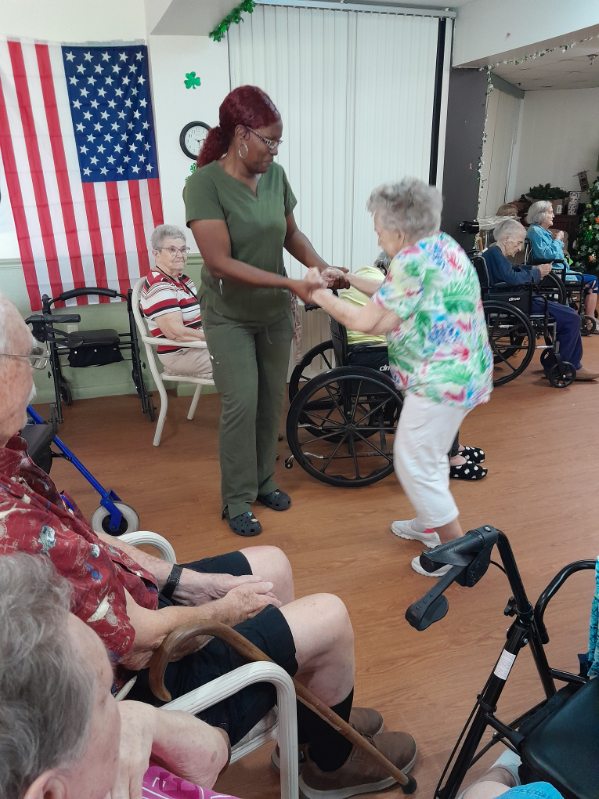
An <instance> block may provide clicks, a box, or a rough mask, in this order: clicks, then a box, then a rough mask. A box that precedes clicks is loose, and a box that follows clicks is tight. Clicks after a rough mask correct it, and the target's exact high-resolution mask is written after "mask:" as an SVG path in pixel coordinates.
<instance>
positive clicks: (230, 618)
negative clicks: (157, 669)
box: [121, 582, 281, 671]
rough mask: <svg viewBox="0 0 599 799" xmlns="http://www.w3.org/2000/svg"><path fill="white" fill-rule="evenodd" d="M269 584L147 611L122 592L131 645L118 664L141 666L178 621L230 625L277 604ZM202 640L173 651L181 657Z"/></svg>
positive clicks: (250, 584)
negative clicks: (203, 601) (199, 602)
mask: <svg viewBox="0 0 599 799" xmlns="http://www.w3.org/2000/svg"><path fill="white" fill-rule="evenodd" d="M272 588H273V584H272V583H270V582H257V583H249V584H244V585H239V586H237V587H236V588H233V589H231V590H230V591H229V593H228V594H227V595H226V596H224V597H222V598H221V599H215V600H214V601H213V602H209V603H207V604H205V605H201V606H199V607H194V606H180V605H173V606H172V607H167V608H161V609H160V610H148V609H147V608H144V607H142V606H141V605H138V604H137V602H136V601H135V600H134V599H133V597H132V596H131V595H130V594H129V593H128V592H127V591H125V596H126V599H127V615H128V617H129V621H130V623H131V626H132V627H133V629H134V630H135V642H134V644H133V648H132V649H131V651H130V652H128V653H127V654H126V655H125V656H124V657H123V658H122V661H121V662H122V664H123V665H124V666H126V667H128V668H130V669H132V670H134V671H139V670H140V669H143V668H145V667H146V666H147V665H148V663H149V661H150V658H151V657H152V653H153V652H154V651H155V650H156V649H158V647H159V646H160V645H161V643H162V642H163V641H164V639H165V638H166V636H167V635H168V634H169V633H170V632H172V631H173V630H175V629H176V628H177V627H180V626H181V625H182V624H198V623H202V622H213V621H219V622H222V623H223V624H228V625H230V626H233V625H235V624H239V623H240V622H242V621H245V620H246V619H249V618H251V617H252V616H255V615H256V614H257V613H259V612H260V611H261V610H263V609H264V608H265V607H266V606H267V605H275V606H276V607H279V606H280V604H281V603H280V602H279V600H278V599H277V598H276V597H275V595H274V594H273V593H272ZM201 644H202V641H190V642H189V643H188V644H187V645H186V648H185V650H184V651H183V650H181V651H179V652H177V653H176V657H177V658H181V657H183V656H184V655H186V654H188V653H189V652H193V651H195V650H196V649H198V648H199V646H200V645H201Z"/></svg>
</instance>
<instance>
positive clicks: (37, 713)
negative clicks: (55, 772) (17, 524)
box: [0, 553, 94, 799]
mask: <svg viewBox="0 0 599 799" xmlns="http://www.w3.org/2000/svg"><path fill="white" fill-rule="evenodd" d="M70 595H71V592H70V586H69V583H68V582H67V581H66V580H65V579H64V578H62V577H60V576H59V575H58V574H57V573H56V571H55V570H54V567H53V566H52V563H51V562H50V561H49V560H48V559H47V558H45V557H43V556H42V555H36V556H33V555H26V554H24V553H17V554H15V555H2V556H0V596H1V597H2V600H1V601H0V799H16V797H20V796H22V795H23V794H24V792H25V791H26V790H27V788H28V787H29V786H30V785H31V783H32V782H33V781H34V780H36V779H37V777H39V776H40V775H41V774H43V772H44V771H47V770H49V769H53V768H60V767H68V766H69V765H70V764H71V763H72V762H73V761H74V760H75V759H76V758H77V757H78V756H79V755H80V754H81V753H82V752H83V751H84V750H85V747H86V746H87V744H88V734H89V727H90V723H91V716H92V708H93V702H94V677H93V676H92V672H91V670H89V671H88V670H87V668H86V666H85V664H84V663H83V662H82V660H81V656H80V655H79V654H78V653H77V652H76V650H75V647H74V645H73V641H72V638H71V634H70V632H69V625H68V620H69V601H70Z"/></svg>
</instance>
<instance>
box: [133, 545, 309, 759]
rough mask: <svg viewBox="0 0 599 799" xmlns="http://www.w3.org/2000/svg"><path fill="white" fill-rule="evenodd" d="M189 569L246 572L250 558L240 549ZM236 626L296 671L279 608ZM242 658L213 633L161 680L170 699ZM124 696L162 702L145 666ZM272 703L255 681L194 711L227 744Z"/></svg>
mask: <svg viewBox="0 0 599 799" xmlns="http://www.w3.org/2000/svg"><path fill="white" fill-rule="evenodd" d="M244 563H245V566H244V565H243V564H244ZM186 565H187V564H186ZM190 568H195V570H196V571H205V572H210V573H226V574H235V575H241V574H251V569H250V566H249V563H248V561H247V559H246V558H245V557H244V556H243V555H242V554H241V553H240V552H233V553H230V554H228V555H218V556H217V557H215V558H207V559H205V560H202V561H195V562H194V563H193V564H190ZM235 629H236V630H237V631H238V632H240V633H241V634H242V635H243V636H245V638H247V639H248V641H251V642H252V643H253V644H254V645H255V646H257V647H259V648H260V649H261V650H262V651H263V652H265V653H266V654H267V655H268V656H269V657H270V658H272V660H274V662H275V663H278V664H279V665H280V666H282V667H283V668H284V669H285V671H286V672H287V673H288V674H291V675H292V676H293V675H294V674H295V673H296V671H297V661H296V659H295V643H294V641H293V636H292V635H291V630H290V629H289V625H288V624H287V621H286V619H285V617H284V616H283V614H282V613H281V612H280V610H278V608H275V607H273V606H272V605H270V606H269V607H267V608H265V609H264V610H263V611H261V612H260V613H259V614H258V615H257V616H255V617H254V618H253V619H248V620H247V621H245V622H243V623H242V624H238V625H237V626H236V627H235ZM245 662H246V661H245V660H244V658H243V657H241V655H238V654H237V652H235V651H234V650H233V649H231V648H230V647H229V646H228V645H227V644H225V643H224V642H223V641H221V640H219V639H217V638H213V639H212V640H211V641H210V642H209V643H208V644H206V646H205V647H204V648H203V649H200V650H199V651H198V652H194V653H193V654H191V655H187V656H186V657H184V658H182V659H181V660H179V661H177V662H176V663H170V664H169V665H168V666H167V669H166V673H165V684H166V687H167V688H168V690H169V691H170V693H171V695H172V697H173V699H176V698H177V697H179V696H182V695H183V694H186V693H188V692H189V691H192V690H193V689H194V688H198V687H199V686H201V685H204V684H205V683H207V682H209V681H210V680H213V679H216V677H220V676H222V675H223V674H227V673H228V672H230V671H233V669H236V668H237V667H238V666H241V665H243V663H245ZM128 698H129V699H135V700H138V701H140V702H147V703H149V704H152V705H156V706H160V705H161V704H162V702H160V700H158V699H156V697H155V696H154V695H153V694H152V692H151V691H150V688H149V684H148V670H147V669H144V670H142V671H140V672H139V673H138V676H137V681H136V683H135V685H134V686H133V688H132V690H131V692H130V693H129V696H128ZM275 702H276V691H275V689H274V687H273V686H272V685H270V684H260V683H259V684H257V685H252V686H250V687H248V688H244V689H243V690H242V691H239V692H238V693H237V694H234V695H233V696H232V697H230V698H229V699H225V700H223V701H222V702H219V703H218V704H216V705H214V706H213V707H210V708H207V709H206V710H204V711H202V712H201V713H199V714H198V716H199V718H201V719H203V720H204V721H206V722H207V723H208V724H211V725H212V726H214V727H222V728H223V729H224V730H226V731H227V733H228V734H229V738H230V739H231V744H232V745H234V744H236V743H237V742H238V741H240V740H241V739H242V738H243V736H244V735H246V733H248V732H249V731H250V730H251V729H252V727H254V726H255V725H256V724H257V723H258V721H260V719H261V718H262V717H263V716H264V715H265V714H266V713H267V712H268V711H269V710H270V708H271V707H273V706H274V704H275Z"/></svg>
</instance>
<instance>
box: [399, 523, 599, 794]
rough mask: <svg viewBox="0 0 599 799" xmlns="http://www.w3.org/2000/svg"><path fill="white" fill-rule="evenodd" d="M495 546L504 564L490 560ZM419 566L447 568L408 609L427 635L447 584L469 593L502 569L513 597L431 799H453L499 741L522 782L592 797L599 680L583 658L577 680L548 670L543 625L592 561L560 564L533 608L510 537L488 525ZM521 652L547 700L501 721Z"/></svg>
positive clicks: (441, 609) (598, 789) (596, 785)
mask: <svg viewBox="0 0 599 799" xmlns="http://www.w3.org/2000/svg"><path fill="white" fill-rule="evenodd" d="M495 548H496V549H497V552H498V554H499V557H500V559H501V562H502V566H499V565H498V564H496V563H494V562H493V561H492V560H491V556H492V554H493V550H494V549H495ZM421 562H424V564H425V568H429V569H431V570H432V569H438V568H439V567H440V566H444V565H448V566H450V570H449V571H448V572H447V573H446V574H445V575H444V576H443V577H441V578H440V579H439V580H438V581H437V582H436V584H435V586H434V587H433V588H432V589H431V590H430V591H429V592H428V593H427V594H425V595H424V596H423V597H421V598H420V599H419V600H418V601H416V602H414V603H413V604H412V605H410V607H409V608H408V609H407V611H406V619H407V620H408V622H409V623H410V624H411V625H412V627H414V628H415V629H417V630H425V629H427V628H428V627H429V626H430V625H431V624H434V623H435V622H438V621H440V620H441V619H442V618H443V617H444V616H445V615H446V613H447V611H448V602H447V599H446V597H445V592H446V591H447V589H448V588H449V587H450V585H452V584H453V583H457V584H458V585H460V586H462V587H464V588H472V587H473V586H474V585H476V584H477V583H478V582H479V581H480V580H481V579H482V578H483V577H484V575H485V573H486V571H487V569H488V568H489V565H490V564H491V563H493V565H497V566H498V567H499V568H500V569H501V570H502V571H504V573H505V575H506V577H507V580H508V583H509V587H510V591H511V596H510V597H509V599H508V601H507V605H506V607H505V610H504V611H503V612H504V615H505V616H507V617H508V618H509V619H511V622H510V626H509V629H508V631H507V633H506V641H505V644H504V646H503V647H502V650H501V652H500V654H499V657H498V658H497V661H496V662H495V663H494V665H493V668H492V670H491V673H490V675H489V678H488V679H487V681H486V683H485V685H484V686H483V687H482V690H481V691H480V693H479V694H478V695H477V697H476V702H475V705H474V708H473V710H472V712H471V714H470V716H469V718H468V720H467V722H466V725H465V727H464V729H463V731H462V733H461V735H460V737H459V739H458V741H457V743H456V745H455V747H454V750H453V752H452V754H451V756H450V758H449V761H448V763H447V765H446V767H445V769H444V771H443V773H442V774H441V777H440V780H439V783H438V785H437V788H436V790H435V794H434V797H435V799H454V797H455V796H457V795H458V792H459V790H460V787H461V786H462V784H463V781H464V778H465V776H466V774H467V772H468V770H469V769H470V768H471V766H472V765H474V763H476V762H477V761H478V760H479V758H481V757H482V756H483V755H484V754H485V753H486V752H487V751H488V750H489V749H490V748H491V747H492V746H494V745H495V744H497V743H502V744H504V745H505V746H507V747H509V748H511V749H513V750H514V751H515V752H517V754H518V755H519V757H520V759H521V761H522V765H521V767H520V770H519V776H520V779H521V781H522V782H523V783H527V782H536V781H545V782H549V783H551V784H552V785H553V786H554V787H555V788H556V789H557V790H558V791H560V792H561V793H562V794H563V796H564V797H565V799H597V797H598V796H599V680H598V679H589V678H588V676H587V673H586V672H587V666H588V658H586V657H585V658H581V670H580V673H578V674H574V673H570V672H567V671H564V670H562V669H559V668H554V667H552V666H550V665H549V661H548V655H547V652H546V646H547V644H548V643H549V634H548V632H547V628H546V626H545V621H544V618H545V611H546V609H547V606H548V605H549V603H550V601H551V600H552V599H553V598H554V596H555V595H556V594H557V593H558V591H559V590H560V589H561V588H562V586H563V585H564V583H565V582H566V581H567V580H569V578H570V577H572V576H573V575H574V574H576V573H578V572H581V571H584V570H588V569H596V568H597V566H596V561H595V560H581V561H575V562H573V563H570V564H568V565H567V566H564V567H563V568H562V569H560V571H559V572H558V573H557V574H556V575H555V576H554V577H553V579H552V580H551V581H550V582H549V583H548V585H547V587H546V588H545V589H544V590H543V591H542V592H541V594H540V595H539V598H538V599H537V601H536V603H535V605H534V606H533V605H532V604H531V602H530V600H529V598H528V596H527V594H526V590H525V588H524V584H523V582H522V577H521V575H520V572H519V570H518V566H517V563H516V559H515V557H514V553H513V551H512V548H511V546H510V542H509V540H508V538H507V536H506V535H505V534H504V533H503V532H501V530H497V529H496V528H494V527H491V526H490V525H485V526H483V527H479V528H478V529H476V530H471V531H470V532H468V533H466V535H465V536H463V537H462V538H458V539H456V540H455V541H451V542H449V543H447V544H443V545H441V546H438V547H436V548H435V549H433V550H429V551H427V552H425V553H423V554H422V556H421ZM598 574H599V572H598ZM598 601H599V596H597V597H595V605H596V604H597V602H598ZM524 649H529V650H530V653H531V655H532V659H533V662H534V665H535V667H536V672H537V674H538V677H539V680H540V683H541V686H542V689H543V693H544V695H545V698H544V699H543V700H542V701H541V702H540V703H538V704H536V705H535V706H534V707H532V708H527V709H525V710H524V712H522V713H521V714H520V715H519V716H518V717H517V718H516V719H508V720H505V719H502V718H500V717H499V715H498V712H497V705H498V702H499V699H500V697H501V695H502V693H503V691H504V689H505V686H506V682H507V680H508V678H509V677H510V674H511V673H512V671H513V666H514V663H515V661H516V659H517V658H518V657H519V656H520V654H521V652H522V651H523V650H524ZM488 729H490V730H492V737H491V740H490V741H489V742H488V743H486V744H485V745H483V746H482V747H481V746H480V744H481V741H482V739H483V735H484V734H485V732H486V731H487V730H488Z"/></svg>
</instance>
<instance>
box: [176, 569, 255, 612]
mask: <svg viewBox="0 0 599 799" xmlns="http://www.w3.org/2000/svg"><path fill="white" fill-rule="evenodd" d="M261 582H262V578H261V577H259V576H258V575H255V574H242V575H241V576H240V577H234V576H233V575H232V574H207V573H203V572H196V571H193V569H183V571H182V572H181V579H180V580H179V584H178V586H177V587H176V589H175V591H174V593H173V599H174V600H175V601H176V602H178V603H179V604H181V605H194V606H198V605H204V604H206V602H211V601H212V600H214V599H221V598H222V597H224V596H226V595H227V594H228V593H229V591H232V590H233V589H234V588H237V587H238V586H241V585H252V584H254V585H255V584H258V583H261Z"/></svg>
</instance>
